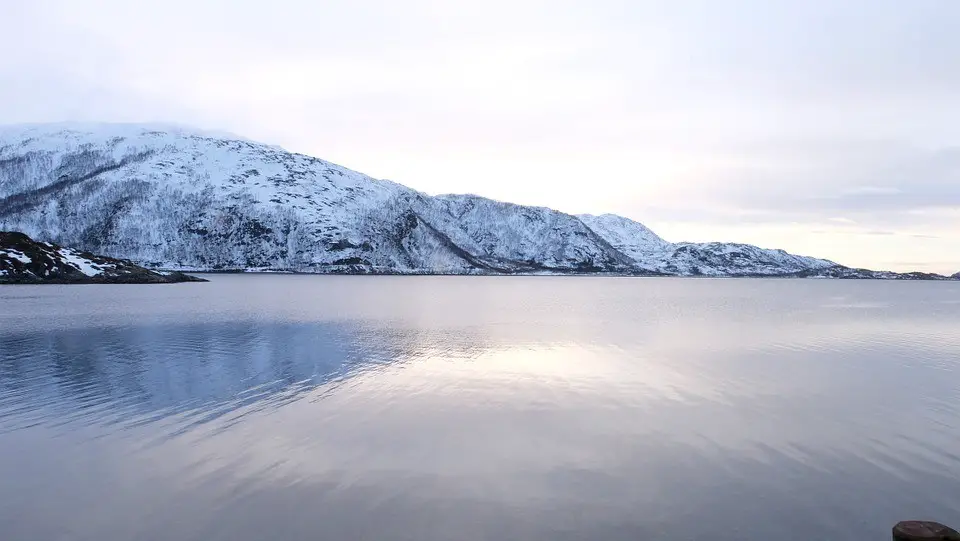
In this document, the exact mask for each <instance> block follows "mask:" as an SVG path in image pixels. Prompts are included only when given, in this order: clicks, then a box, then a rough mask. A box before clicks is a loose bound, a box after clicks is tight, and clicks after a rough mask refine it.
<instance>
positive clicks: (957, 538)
mask: <svg viewBox="0 0 960 541" xmlns="http://www.w3.org/2000/svg"><path fill="white" fill-rule="evenodd" d="M893 541H960V533H958V532H957V530H954V529H953V528H950V527H947V526H944V525H943V524H940V523H939V522H928V521H925V520H905V521H903V522H900V523H898V524H897V525H896V526H894V527H893Z"/></svg>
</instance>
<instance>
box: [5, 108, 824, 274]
mask: <svg viewBox="0 0 960 541" xmlns="http://www.w3.org/2000/svg"><path fill="white" fill-rule="evenodd" d="M0 229H6V230H17V231H24V232H26V233H27V234H29V235H31V236H33V237H35V238H39V239H43V240H49V241H54V242H57V243H60V244H62V245H66V246H75V247H77V248H79V249H82V250H87V251H90V252H94V253H102V254H106V255H109V256H112V257H117V258H122V259H129V260H132V261H135V262H137V263H140V264H142V265H145V266H149V267H152V268H167V269H210V270H217V269H260V270H288V271H294V272H321V273H328V272H338V273H339V272H349V273H389V274H516V273H523V274H544V273H546V274H558V273H559V274H568V273H610V274H633V275H681V276H784V275H787V276H789V275H799V274H801V273H807V274H810V273H822V274H827V273H828V271H829V270H830V269H835V268H842V267H839V266H837V265H836V264H834V263H832V262H830V261H826V260H822V259H816V258H811V257H803V256H796V255H792V254H788V253H786V252H783V251H782V250H765V249H761V248H758V247H756V246H750V245H742V244H724V243H705V244H693V243H670V242H667V241H665V240H663V239H662V238H660V237H659V236H657V235H656V234H655V233H653V232H652V231H650V230H649V229H648V228H646V227H645V226H643V225H642V224H640V223H637V222H635V221H632V220H629V219H627V218H623V217H621V216H614V215H609V214H607V215H601V216H591V215H583V216H572V215H569V214H565V213H562V212H558V211H555V210H552V209H549V208H545V207H530V206H523V205H515V204H511V203H505V202H500V201H494V200H491V199H487V198H483V197H479V196H475V195H442V196H428V195H426V194H423V193H420V192H418V191H416V190H412V189H410V188H407V187H405V186H402V185H400V184H396V183H393V182H390V181H385V180H378V179H374V178H371V177H368V176H366V175H363V174H361V173H358V172H356V171H352V170H350V169H347V168H344V167H341V166H338V165H335V164H332V163H330V162H326V161H324V160H321V159H318V158H313V157H310V156H305V155H302V154H294V153H290V152H287V151H285V150H283V149H280V148H278V147H273V146H268V145H262V144H259V143H255V142H251V141H246V140H241V139H239V138H235V137H230V136H223V135H211V134H209V133H207V132H202V131H194V130H190V129H186V128H182V127H176V128H169V127H167V128H166V129H163V127H158V126H143V125H129V124H123V125H111V124H95V125H77V124H66V125H62V124H61V125H30V126H18V127H7V128H0Z"/></svg>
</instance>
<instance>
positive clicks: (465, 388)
mask: <svg viewBox="0 0 960 541" xmlns="http://www.w3.org/2000/svg"><path fill="white" fill-rule="evenodd" d="M211 280H212V281H211V282H210V283H208V284H177V285H151V286H129V285H128V286H52V285H51V286H0V539H3V540H5V541H19V540H68V539H69V540H84V541H86V540H97V541H105V540H131V539H137V540H204V541H209V540H241V541H247V540H249V541H253V540H261V539H285V540H301V539H302V540H308V539H309V540H317V539H331V540H339V539H343V540H365V539H369V540H418V541H429V540H444V541H447V540H451V541H452V540H487V539H490V540H515V539H516V540H519V539H525V540H544V541H546V540H550V541H559V540H573V539H577V540H580V539H590V540H597V541H600V540H611V541H613V540H616V541H619V540H638V539H665V540H671V541H673V540H677V539H710V540H726V539H730V540H734V539H763V540H766V539H796V540H801V539H802V540H805V541H808V540H812V539H831V540H844V539H851V540H852V539H857V540H861V541H862V540H867V539H877V540H886V539H889V536H890V534H889V529H890V527H891V526H892V525H893V524H894V523H896V522H897V521H899V520H903V519H911V518H928V519H935V520H940V521H942V522H946V523H948V524H952V525H953V526H954V527H957V526H958V525H960V283H957V282H954V283H932V282H910V283H895V282H866V281H864V282H860V281H827V280H822V281H820V280H709V279H702V280H698V279H667V278H653V279H642V278H592V277H589V278H588V277H583V278H574V277H556V278H554V277H527V278H524V277H509V278H507V277H497V278H480V277H347V276H343V277H336V276H283V275H260V276H249V275H215V276H211Z"/></svg>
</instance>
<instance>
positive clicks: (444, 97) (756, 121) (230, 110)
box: [0, 0, 960, 272]
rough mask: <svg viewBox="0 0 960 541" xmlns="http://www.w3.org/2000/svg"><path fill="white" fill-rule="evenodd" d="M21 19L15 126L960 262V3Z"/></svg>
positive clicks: (565, 2) (12, 43) (10, 36)
mask: <svg viewBox="0 0 960 541" xmlns="http://www.w3.org/2000/svg"><path fill="white" fill-rule="evenodd" d="M4 19H5V22H6V24H5V26H4V32H3V33H0V47H3V49H4V51H5V54H4V55H2V57H0V76H2V77H3V80H4V85H2V87H0V122H3V123H7V122H37V121H57V120H66V119H70V120H107V121H163V122H175V123H183V124H192V125H197V126H199V127H202V128H209V129H216V130H222V131H229V132H234V133H239V134H242V135H244V136H247V137H249V138H252V139H257V140H263V141H265V142H269V143H275V144H281V145H283V146H285V147H287V148H290V149H291V150H295V151H300V152H305V153H309V154H313V155H317V156H320V157H323V158H325V159H329V160H333V161H335V162H338V163H342V164H343V165H346V166H348V167H352V168H354V169H357V170H360V171H363V172H366V173H369V174H372V175H374V176H378V177H384V178H390V179H393V180H397V181H399V182H403V183H405V184H408V185H410V186H412V187H414V188H418V189H421V190H424V191H427V192H430V193H441V192H471V193H478V194H482V195H487V196H491V197H495V198H499V199H505V200H512V201H516V202H520V203H528V204H541V205H547V206H552V207H555V208H559V209H561V210H565V211H569V212H605V211H611V212H618V213H621V214H625V215H628V216H630V217H632V218H635V219H638V220H641V221H645V222H648V223H649V224H650V225H651V226H654V227H655V228H657V229H658V231H659V232H661V233H662V234H663V235H664V236H665V237H667V238H670V239H671V240H682V239H690V240H709V239H716V240H740V241H747V242H757V243H761V244H764V245H767V246H777V247H783V248H786V249H788V250H791V251H796V252H804V253H809V254H812V255H820V256H825V257H830V258H832V259H836V260H839V261H841V262H844V263H850V264H856V265H861V266H892V267H893V268H902V267H899V265H900V264H901V263H902V262H906V261H909V262H914V263H915V262H924V261H926V262H928V263H927V264H926V266H927V268H925V269H924V270H931V269H934V270H940V271H942V272H946V271H950V272H955V271H956V270H960V245H958V242H960V240H958V237H960V235H958V232H960V129H958V128H957V126H960V107H956V105H955V101H956V96H957V95H958V93H960V69H958V62H960V61H958V58H960V37H958V36H957V34H956V32H955V29H954V26H955V25H954V23H955V21H957V20H960V3H956V2H946V1H942V0H916V1H913V2H909V3H907V2H902V1H901V0H847V1H845V2H836V1H834V0H810V1H806V2H794V1H787V0H729V1H724V2H718V1H714V0H658V1H652V0H651V1H643V0H608V1H595V2H587V1H570V0H561V1H549V2H548V1H541V0H529V1H525V0H511V1H505V0H493V1H488V2H439V1H433V0H409V1H392V0H366V1H364V0H358V1H356V2H343V1H309V2H308V1H306V0H274V1H273V2H270V3H269V4H263V3H262V2H252V1H248V2H244V1H240V0H231V1H227V0H205V1H196V0H168V1H164V2H159V1H146V0H145V1H142V2H123V1H120V0H91V1H88V2H74V1H72V0H36V1H34V2H17V3H10V5H9V6H5V13H4ZM816 232H820V233H816ZM871 232H885V233H893V234H889V235H887V234H885V235H876V234H870V233H871Z"/></svg>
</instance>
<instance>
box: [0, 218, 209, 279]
mask: <svg viewBox="0 0 960 541" xmlns="http://www.w3.org/2000/svg"><path fill="white" fill-rule="evenodd" d="M202 281H204V280H201V279H199V278H195V277H192V276H187V275H185V274H182V273H179V272H156V271H152V270H148V269H145V268H143V267H140V266H138V265H135V264H133V263H131V262H129V261H122V260H119V259H112V258H109V257H103V256H98V255H94V254H91V253H90V252H84V251H80V250H74V249H72V248H64V247H61V246H58V245H56V244H51V243H45V242H36V241H34V240H32V239H31V238H30V237H28V236H26V235H24V234H23V233H18V232H10V231H0V284H2V283H27V284H31V283H47V282H49V283H129V284H152V283H161V284H162V283H173V282H202Z"/></svg>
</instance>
